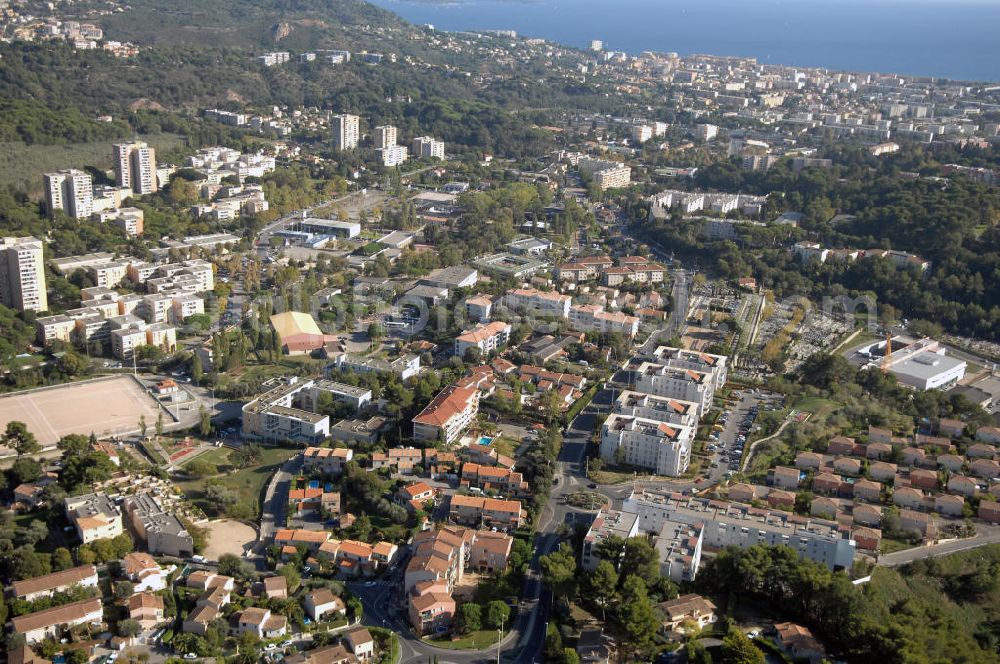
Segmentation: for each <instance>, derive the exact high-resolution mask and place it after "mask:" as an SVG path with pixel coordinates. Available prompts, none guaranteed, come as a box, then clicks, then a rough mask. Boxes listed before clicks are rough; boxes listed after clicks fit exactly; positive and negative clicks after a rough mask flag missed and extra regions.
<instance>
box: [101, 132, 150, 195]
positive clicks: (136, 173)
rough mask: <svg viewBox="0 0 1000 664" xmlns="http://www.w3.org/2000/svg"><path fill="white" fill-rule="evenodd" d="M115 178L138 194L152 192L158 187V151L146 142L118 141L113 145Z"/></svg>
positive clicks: (120, 184)
mask: <svg viewBox="0 0 1000 664" xmlns="http://www.w3.org/2000/svg"><path fill="white" fill-rule="evenodd" d="M112 157H113V160H114V165H115V180H116V181H117V183H118V186H119V187H128V188H129V189H131V190H132V191H133V192H134V193H136V194H151V193H153V192H155V191H156V189H157V179H156V151H155V150H154V149H153V148H151V147H149V146H148V145H147V144H146V143H142V142H135V143H116V144H115V145H114V146H112Z"/></svg>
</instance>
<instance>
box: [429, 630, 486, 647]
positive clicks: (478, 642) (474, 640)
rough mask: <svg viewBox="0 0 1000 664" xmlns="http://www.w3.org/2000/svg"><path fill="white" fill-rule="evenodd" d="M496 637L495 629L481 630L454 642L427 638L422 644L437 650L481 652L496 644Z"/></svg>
mask: <svg viewBox="0 0 1000 664" xmlns="http://www.w3.org/2000/svg"><path fill="white" fill-rule="evenodd" d="M497 635H498V632H497V630H495V629H481V630H479V631H477V632H472V633H470V634H467V635H466V636H463V637H461V638H458V639H454V640H452V639H451V638H449V637H444V638H442V639H435V638H430V637H427V638H425V639H424V642H426V643H429V644H431V645H432V646H437V647H438V648H448V649H449V650H482V649H483V648H488V647H490V646H491V645H493V644H495V643H496V642H497Z"/></svg>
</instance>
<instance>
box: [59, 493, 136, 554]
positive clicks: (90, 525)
mask: <svg viewBox="0 0 1000 664" xmlns="http://www.w3.org/2000/svg"><path fill="white" fill-rule="evenodd" d="M65 506H66V518H67V519H69V520H70V522H71V523H72V524H73V525H74V526H76V532H77V535H79V537H80V541H81V542H83V543H84V544H87V543H89V542H93V541H94V540H97V539H109V538H113V537H118V536H119V535H121V534H122V532H123V530H122V513H121V511H120V510H119V509H118V507H117V506H115V503H114V501H113V500H111V499H110V498H108V496H107V495H105V494H103V493H87V494H84V495H81V496H68V497H67V498H66V499H65Z"/></svg>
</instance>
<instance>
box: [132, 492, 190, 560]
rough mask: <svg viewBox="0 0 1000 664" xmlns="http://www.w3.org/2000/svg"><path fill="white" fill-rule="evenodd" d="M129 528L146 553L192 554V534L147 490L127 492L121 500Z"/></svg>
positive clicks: (182, 556)
mask: <svg viewBox="0 0 1000 664" xmlns="http://www.w3.org/2000/svg"><path fill="white" fill-rule="evenodd" d="M122 506H123V508H124V511H125V516H126V518H127V521H128V524H129V529H130V530H131V531H132V532H133V533H134V534H135V535H136V537H137V538H139V539H140V540H142V541H143V542H145V543H146V548H147V549H148V550H149V552H150V553H154V554H157V555H165V556H175V557H178V558H186V557H188V556H191V555H192V554H194V538H193V537H191V534H190V533H189V532H188V531H187V528H185V527H184V524H183V523H181V521H180V519H178V518H177V517H176V516H175V515H174V514H173V513H171V512H167V511H165V510H164V509H163V508H162V507H161V506H160V504H159V503H158V502H157V501H156V500H155V499H154V498H153V496H152V495H150V494H148V493H140V494H136V495H133V496H129V497H128V498H126V499H125V502H124V503H123V504H122Z"/></svg>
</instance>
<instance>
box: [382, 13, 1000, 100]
mask: <svg viewBox="0 0 1000 664" xmlns="http://www.w3.org/2000/svg"><path fill="white" fill-rule="evenodd" d="M372 1H373V2H374V4H376V5H378V6H380V7H384V8H386V9H389V10H391V11H393V12H395V13H397V14H399V15H400V16H402V17H403V18H405V19H407V20H408V21H410V22H412V23H417V24H425V23H430V24H432V25H434V27H435V28H437V29H439V30H488V29H506V30H516V31H517V32H518V34H519V35H524V36H528V37H542V38H545V39H548V40H551V41H555V42H559V43H562V44H567V45H570V46H576V47H579V48H586V47H587V46H589V44H590V40H592V39H600V40H603V41H604V46H605V48H606V49H610V50H618V51H627V52H629V53H634V54H638V53H641V52H643V51H661V52H666V51H676V52H678V53H680V54H682V55H689V54H692V53H710V54H713V55H739V56H752V57H756V58H757V59H758V61H759V62H763V63H773V64H787V65H797V66H803V67H827V68H830V69H835V70H850V71H863V72H883V73H898V74H907V75H911V76H941V77H947V78H952V79H959V80H967V81H1000V0H454V1H451V0H372Z"/></svg>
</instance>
